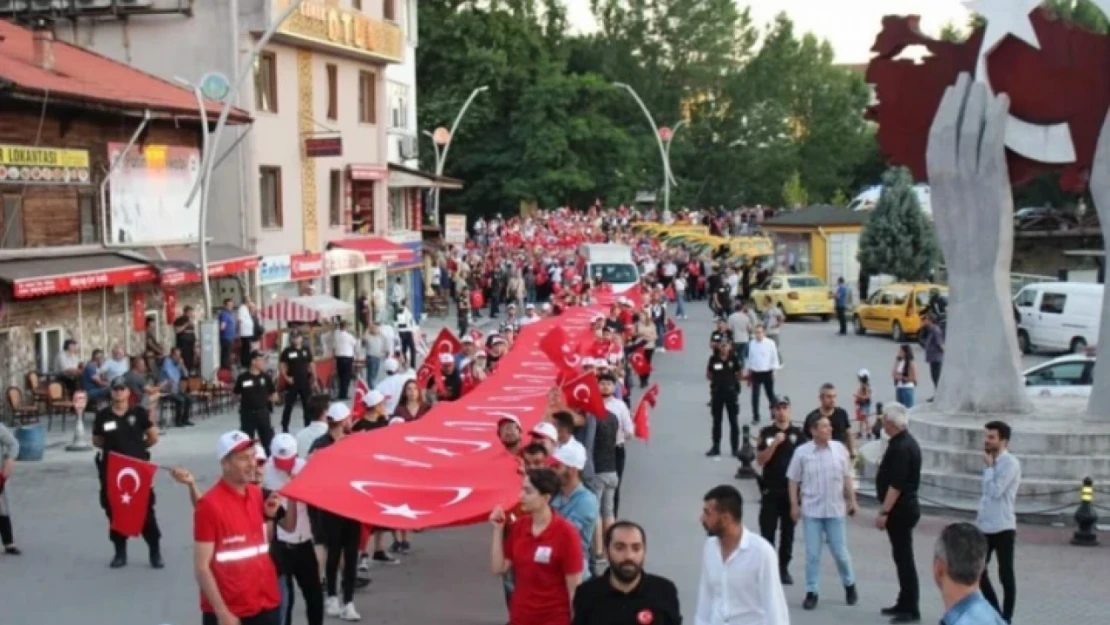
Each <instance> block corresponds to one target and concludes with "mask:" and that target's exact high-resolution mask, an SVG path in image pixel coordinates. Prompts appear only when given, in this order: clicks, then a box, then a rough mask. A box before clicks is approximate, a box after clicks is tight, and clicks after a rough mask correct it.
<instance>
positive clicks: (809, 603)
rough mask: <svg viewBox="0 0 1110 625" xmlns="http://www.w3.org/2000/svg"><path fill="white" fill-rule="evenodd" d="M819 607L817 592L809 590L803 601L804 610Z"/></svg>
mask: <svg viewBox="0 0 1110 625" xmlns="http://www.w3.org/2000/svg"><path fill="white" fill-rule="evenodd" d="M816 607H817V593H815V592H807V593H806V598H805V601H803V602H802V609H803V610H812V609H814V608H816Z"/></svg>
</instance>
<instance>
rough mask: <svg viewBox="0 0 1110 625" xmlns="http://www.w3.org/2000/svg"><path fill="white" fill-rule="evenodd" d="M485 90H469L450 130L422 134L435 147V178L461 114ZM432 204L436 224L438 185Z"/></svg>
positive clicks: (441, 170)
mask: <svg viewBox="0 0 1110 625" xmlns="http://www.w3.org/2000/svg"><path fill="white" fill-rule="evenodd" d="M485 91H489V87H488V86H486V85H482V86H481V87H478V88H476V89H475V90H474V91H471V92H470V97H468V98H467V99H466V102H463V105H462V108H460V109H459V112H458V114H457V115H455V121H454V122H452V123H451V128H450V130H448V129H447V128H444V127H443V126H440V127H439V128H436V129H435V132H428V131H427V130H425V131H424V134H425V135H426V136H428V137H431V139H432V146H433V147H434V148H435V156H436V178H439V177H440V176H442V175H443V165H444V163H446V162H447V151H448V150H450V149H451V141H452V140H454V138H455V131H456V130H458V128H459V123H460V122H462V119H463V116H464V115H466V111H467V109H469V108H470V105H471V104H472V103H473V102H474V98H477V97H478V94H480V93H483V92H485ZM432 205H433V207H434V208H433V213H432V222H433V223H436V224H438V223H439V187H438V186H437V187H436V188H435V199H434V201H433V202H432Z"/></svg>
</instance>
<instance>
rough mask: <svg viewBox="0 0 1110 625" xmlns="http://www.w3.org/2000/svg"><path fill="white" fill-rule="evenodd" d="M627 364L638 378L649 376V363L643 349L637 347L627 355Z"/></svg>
mask: <svg viewBox="0 0 1110 625" xmlns="http://www.w3.org/2000/svg"><path fill="white" fill-rule="evenodd" d="M628 364H629V365H631V367H632V370H633V371H635V372H636V375H638V376H640V377H645V376H649V375H651V361H649V360H648V359H647V354H646V353H645V352H644V348H643V347H637V348H636V349H635V350H633V352H632V353H631V354H629V355H628Z"/></svg>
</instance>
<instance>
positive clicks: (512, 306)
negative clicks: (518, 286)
mask: <svg viewBox="0 0 1110 625" xmlns="http://www.w3.org/2000/svg"><path fill="white" fill-rule="evenodd" d="M529 306H531V304H529ZM509 308H511V309H512V310H516V304H509Z"/></svg>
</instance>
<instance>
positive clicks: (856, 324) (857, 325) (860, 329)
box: [852, 315, 867, 336]
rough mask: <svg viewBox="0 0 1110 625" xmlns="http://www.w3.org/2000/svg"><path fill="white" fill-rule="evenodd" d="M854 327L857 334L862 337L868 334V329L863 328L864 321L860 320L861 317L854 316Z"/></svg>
mask: <svg viewBox="0 0 1110 625" xmlns="http://www.w3.org/2000/svg"><path fill="white" fill-rule="evenodd" d="M852 326H853V327H855V329H856V334H858V335H860V336H863V335H864V334H867V328H865V327H863V320H862V319H860V318H859V315H853V316H852Z"/></svg>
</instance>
